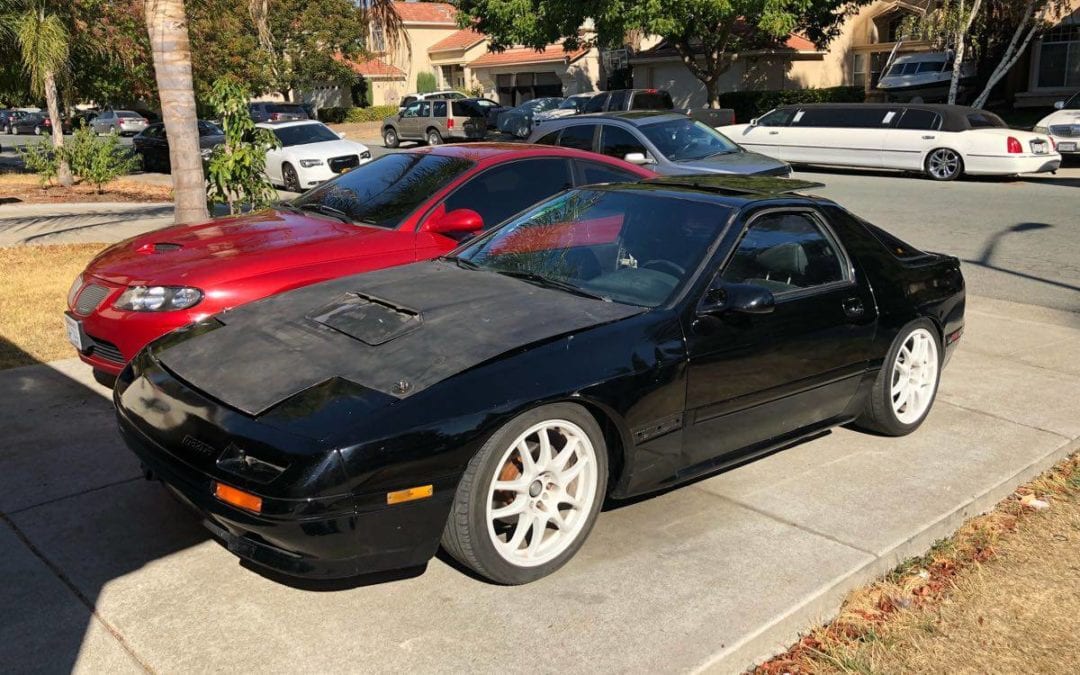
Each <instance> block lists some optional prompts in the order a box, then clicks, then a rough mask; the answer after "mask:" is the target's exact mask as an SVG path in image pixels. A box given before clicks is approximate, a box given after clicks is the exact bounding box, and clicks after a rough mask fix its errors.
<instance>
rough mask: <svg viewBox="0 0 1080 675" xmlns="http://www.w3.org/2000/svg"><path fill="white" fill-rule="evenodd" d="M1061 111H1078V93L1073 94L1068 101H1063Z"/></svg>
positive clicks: (1079, 94) (1079, 99) (1079, 106)
mask: <svg viewBox="0 0 1080 675" xmlns="http://www.w3.org/2000/svg"><path fill="white" fill-rule="evenodd" d="M1062 110H1080V93H1078V94H1073V95H1072V98H1070V99H1069V100H1068V101H1065V105H1064V107H1062Z"/></svg>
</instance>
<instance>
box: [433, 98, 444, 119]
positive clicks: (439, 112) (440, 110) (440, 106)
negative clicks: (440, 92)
mask: <svg viewBox="0 0 1080 675" xmlns="http://www.w3.org/2000/svg"><path fill="white" fill-rule="evenodd" d="M432 109H433V110H434V111H435V117H446V101H435V103H434V104H432Z"/></svg>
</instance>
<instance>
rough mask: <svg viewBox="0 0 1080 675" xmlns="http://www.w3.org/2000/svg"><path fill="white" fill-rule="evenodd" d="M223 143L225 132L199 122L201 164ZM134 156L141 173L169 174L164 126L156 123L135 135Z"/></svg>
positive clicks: (211, 124)
mask: <svg viewBox="0 0 1080 675" xmlns="http://www.w3.org/2000/svg"><path fill="white" fill-rule="evenodd" d="M224 142H225V132H224V131H222V130H221V127H219V126H218V125H216V124H214V123H213V122H207V121H206V120H199V154H200V155H202V159H203V164H204V165H205V164H206V161H207V160H208V159H210V154H211V153H212V152H213V151H214V148H216V147H217V146H219V145H221V144H223V143H224ZM132 145H133V146H134V149H135V154H137V155H139V159H140V161H141V162H142V169H143V171H157V172H161V173H169V172H170V170H171V167H170V160H169V138H168V135H167V133H166V130H165V125H164V124H162V123H160V122H158V123H157V124H151V125H150V126H148V127H146V128H145V129H143V130H142V131H141V132H139V133H138V134H136V136H135V138H134V139H132Z"/></svg>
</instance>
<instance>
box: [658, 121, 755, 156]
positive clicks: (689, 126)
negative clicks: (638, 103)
mask: <svg viewBox="0 0 1080 675" xmlns="http://www.w3.org/2000/svg"><path fill="white" fill-rule="evenodd" d="M641 133H642V134H644V136H645V138H647V139H649V142H651V143H652V144H653V145H654V146H656V149H657V150H659V151H660V154H662V155H663V156H664V157H667V158H668V159H669V160H671V161H673V162H686V161H693V160H696V159H704V158H706V157H710V156H712V155H719V154H724V153H729V152H739V146H737V145H735V144H734V143H732V142H731V141H730V140H728V138H727V137H726V136H724V135H723V134H721V133H720V132H719V131H717V130H716V129H713V128H712V127H710V126H709V125H707V124H702V123H701V122H697V121H694V120H691V119H678V120H672V121H670V122H658V123H656V124H647V125H645V126H643V127H641Z"/></svg>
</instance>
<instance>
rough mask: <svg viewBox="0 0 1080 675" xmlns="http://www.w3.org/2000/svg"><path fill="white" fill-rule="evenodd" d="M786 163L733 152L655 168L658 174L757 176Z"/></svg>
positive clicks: (751, 154)
mask: <svg viewBox="0 0 1080 675" xmlns="http://www.w3.org/2000/svg"><path fill="white" fill-rule="evenodd" d="M787 166H788V165H787V163H786V162H781V161H780V160H778V159H773V158H772V157H766V156H765V155H761V154H758V153H756V152H733V153H731V154H728V155H716V156H714V157H707V158H705V159H698V160H693V161H689V162H671V163H670V164H661V165H658V166H657V167H655V168H654V170H655V171H656V172H657V173H664V174H668V175H671V174H695V173H735V174H742V175H747V174H755V173H762V172H773V171H777V170H779V169H783V168H784V167H787Z"/></svg>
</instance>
